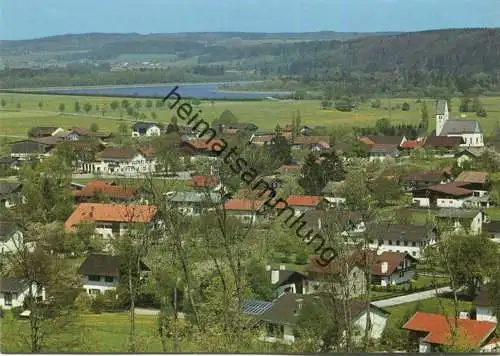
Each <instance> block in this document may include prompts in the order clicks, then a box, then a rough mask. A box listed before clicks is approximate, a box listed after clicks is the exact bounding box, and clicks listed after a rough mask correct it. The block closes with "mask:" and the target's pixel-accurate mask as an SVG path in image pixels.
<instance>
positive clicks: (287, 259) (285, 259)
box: [280, 255, 290, 263]
mask: <svg viewBox="0 0 500 356" xmlns="http://www.w3.org/2000/svg"><path fill="white" fill-rule="evenodd" d="M280 262H281V263H290V256H288V255H283V256H281V257H280Z"/></svg>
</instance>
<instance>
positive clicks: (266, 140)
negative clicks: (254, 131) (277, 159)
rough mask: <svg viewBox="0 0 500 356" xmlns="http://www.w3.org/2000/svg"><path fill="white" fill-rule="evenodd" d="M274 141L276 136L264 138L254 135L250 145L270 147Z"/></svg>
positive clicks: (264, 136) (265, 136) (263, 136)
mask: <svg viewBox="0 0 500 356" xmlns="http://www.w3.org/2000/svg"><path fill="white" fill-rule="evenodd" d="M273 139H274V135H262V136H256V135H252V137H251V138H250V143H251V144H253V145H258V146H264V145H270V144H272V142H273Z"/></svg>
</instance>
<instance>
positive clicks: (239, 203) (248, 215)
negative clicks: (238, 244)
mask: <svg viewBox="0 0 500 356" xmlns="http://www.w3.org/2000/svg"><path fill="white" fill-rule="evenodd" d="M264 202H265V201H264V200H251V199H230V200H228V201H226V202H225V204H224V209H225V210H226V211H227V212H228V213H229V214H230V215H231V216H234V217H236V218H238V219H240V220H242V221H243V222H245V223H256V222H258V221H259V220H261V218H262V217H263V215H264V211H263V207H264Z"/></svg>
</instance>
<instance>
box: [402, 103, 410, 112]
mask: <svg viewBox="0 0 500 356" xmlns="http://www.w3.org/2000/svg"><path fill="white" fill-rule="evenodd" d="M401 110H402V111H408V110H410V104H408V103H403V105H402V106H401Z"/></svg>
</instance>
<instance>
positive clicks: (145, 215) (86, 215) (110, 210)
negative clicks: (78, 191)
mask: <svg viewBox="0 0 500 356" xmlns="http://www.w3.org/2000/svg"><path fill="white" fill-rule="evenodd" d="M156 212H157V208H156V207H155V206H153V205H140V204H129V205H125V204H102V203H82V204H79V205H78V207H77V208H76V210H75V211H73V214H71V216H70V217H69V218H68V219H67V220H66V222H65V223H64V226H65V227H66V228H68V229H72V228H74V226H75V225H77V224H78V223H81V222H83V221H107V222H133V223H147V222H150V221H151V219H153V217H154V216H155V215H156Z"/></svg>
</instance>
